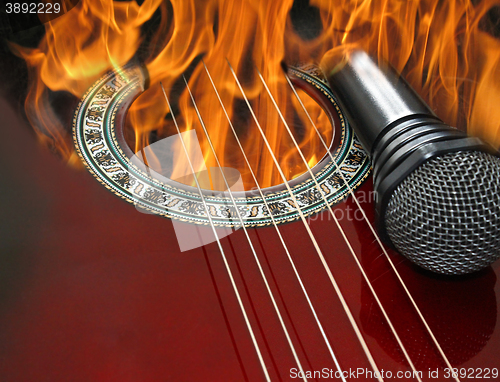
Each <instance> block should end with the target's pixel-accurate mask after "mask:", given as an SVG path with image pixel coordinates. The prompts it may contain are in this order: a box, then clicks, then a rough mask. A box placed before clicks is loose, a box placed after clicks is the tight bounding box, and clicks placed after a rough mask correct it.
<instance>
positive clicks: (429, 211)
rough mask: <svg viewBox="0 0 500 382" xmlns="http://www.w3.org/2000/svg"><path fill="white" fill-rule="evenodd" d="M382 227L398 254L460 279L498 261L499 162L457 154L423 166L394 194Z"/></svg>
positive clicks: (473, 153) (477, 154) (484, 156)
mask: <svg viewBox="0 0 500 382" xmlns="http://www.w3.org/2000/svg"><path fill="white" fill-rule="evenodd" d="M385 225H386V229H387V233H388V235H389V238H390V239H391V241H392V243H393V244H394V246H395V247H396V248H397V250H398V251H399V252H400V253H401V254H403V255H404V256H406V257H407V258H408V259H409V260H411V261H413V262H414V263H416V264H418V265H420V266H421V267H423V268H426V269H429V270H431V271H434V272H438V273H443V274H449V275H458V274H464V273H470V272H474V271H476V270H479V269H481V268H484V267H486V266H488V265H489V264H490V263H492V262H493V261H495V260H496V259H497V258H498V257H500V158H498V157H496V156H494V155H491V154H488V153H485V152H481V151H458V152H454V153H450V154H446V155H443V156H439V157H436V158H432V159H430V160H429V161H427V162H425V163H424V164H422V165H421V166H419V167H418V168H417V169H415V170H414V171H413V172H412V173H410V175H409V176H408V177H407V178H405V179H404V180H403V181H402V182H401V183H400V184H399V186H398V187H397V188H396V190H395V191H394V193H393V194H392V196H391V198H390V200H389V203H388V206H387V209H386V212H385Z"/></svg>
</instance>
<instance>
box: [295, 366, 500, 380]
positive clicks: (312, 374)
mask: <svg viewBox="0 0 500 382" xmlns="http://www.w3.org/2000/svg"><path fill="white" fill-rule="evenodd" d="M498 376H499V370H498V368H496V367H494V368H490V367H482V368H453V369H449V368H444V369H440V368H436V369H428V370H425V371H419V370H397V371H391V370H384V369H381V370H379V371H373V370H370V369H366V368H362V367H358V368H356V369H351V368H349V369H348V370H336V369H330V368H327V367H324V368H323V369H321V370H303V371H302V370H299V369H297V368H295V367H294V368H291V369H290V378H292V379H304V378H306V379H340V378H343V379H360V380H363V381H364V380H367V379H372V378H376V379H383V380H384V379H394V380H405V381H406V380H408V379H420V380H421V379H422V378H427V379H443V378H444V379H447V380H448V379H451V378H453V379H457V378H473V379H488V380H490V379H497V378H498Z"/></svg>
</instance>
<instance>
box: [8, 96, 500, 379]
mask: <svg viewBox="0 0 500 382" xmlns="http://www.w3.org/2000/svg"><path fill="white" fill-rule="evenodd" d="M0 102H1V115H2V121H1V122H0V123H1V124H2V129H1V134H2V139H0V161H1V166H2V169H3V170H2V182H1V185H2V201H1V206H2V223H1V225H2V229H1V231H0V235H1V239H0V246H1V251H0V254H1V255H0V256H1V257H0V261H1V264H0V290H1V293H2V298H1V299H0V328H1V329H0V333H1V334H0V338H1V341H0V344H1V345H0V375H1V378H0V380H2V381H37V382H38V381H120V382H123V381H261V380H262V381H263V380H265V378H264V373H263V371H262V368H261V365H260V363H259V360H258V357H257V354H256V351H255V348H254V346H253V344H252V341H251V337H250V335H249V332H248V329H247V326H246V324H245V322H244V319H243V316H242V314H241V310H240V308H239V306H238V303H237V300H236V296H235V293H234V290H233V288H232V286H231V284H230V281H229V278H228V276H227V272H226V269H225V267H224V264H223V261H222V258H221V255H220V251H219V249H218V247H217V245H216V243H212V244H209V245H207V246H205V247H202V248H197V249H193V250H190V251H187V252H183V253H181V252H180V250H179V248H178V245H177V241H176V238H175V235H174V231H173V227H172V222H171V221H169V220H167V219H163V218H160V217H157V216H154V215H146V214H141V213H138V212H137V210H136V209H135V208H134V207H133V206H131V205H130V204H127V203H124V202H123V201H122V200H120V199H119V198H117V197H116V196H114V195H113V194H112V193H110V192H108V191H107V190H106V189H105V188H104V187H102V186H101V185H99V184H98V183H97V182H96V181H95V180H94V179H93V178H92V176H91V175H90V174H88V173H87V172H86V171H84V170H80V171H78V170H75V169H73V168H69V167H68V166H66V165H65V164H63V163H61V162H60V161H58V159H57V158H55V157H54V156H52V155H51V154H50V153H49V152H47V150H45V149H43V148H41V147H39V145H38V144H37V142H36V140H35V138H34V137H33V135H32V134H30V132H29V127H28V126H25V125H26V123H25V122H24V121H23V120H21V119H20V118H19V117H18V116H17V115H16V113H15V112H14V111H13V110H12V109H11V107H10V106H8V105H7V104H6V103H5V101H4V100H3V99H2V100H0ZM370 190H371V179H368V181H367V182H365V184H364V185H363V186H362V187H361V188H360V189H359V190H358V191H357V195H358V196H359V201H360V202H361V203H362V206H363V208H364V209H365V211H366V212H367V214H368V215H369V218H370V219H371V218H373V216H372V205H371V201H370V200H369V197H368V195H369V191H370ZM336 211H337V217H339V220H340V223H341V226H342V229H343V230H344V231H345V234H346V236H347V238H348V240H349V242H350V243H351V245H352V247H353V250H354V252H355V253H356V255H357V256H358V258H359V260H360V262H361V264H362V266H363V268H364V270H365V271H366V273H367V276H368V278H369V279H370V280H371V282H372V285H373V287H374V289H375V291H376V293H377V295H378V296H379V298H380V301H381V303H382V305H383V306H384V308H385V310H386V312H387V314H388V315H389V317H390V319H391V321H392V323H393V325H394V327H395V329H396V331H397V333H398V334H399V336H400V337H401V340H402V342H403V344H404V346H405V348H406V350H407V351H408V353H409V356H410V358H411V359H412V361H413V363H414V365H415V368H416V370H418V371H421V372H422V380H424V381H445V380H452V378H446V377H447V376H449V374H450V373H449V372H447V370H446V364H445V363H444V361H443V359H442V357H441V356H440V354H439V352H438V350H437V349H436V347H435V345H434V344H433V343H432V341H431V339H430V336H429V333H428V331H427V330H426V328H425V327H424V325H423V323H422V321H421V319H420V318H419V317H418V315H417V313H416V311H415V309H414V307H413V306H412V303H411V301H410V300H409V298H408V297H407V295H406V293H405V292H404V290H403V288H402V286H401V284H400V283H399V281H398V279H397V277H396V275H395V273H394V271H393V270H392V269H391V267H390V265H389V262H388V260H387V258H386V257H385V255H384V254H383V252H382V250H381V248H380V247H379V246H378V244H377V242H376V241H375V238H374V236H373V234H372V233H371V231H370V230H369V227H368V225H367V224H366V222H365V221H363V220H362V219H361V214H360V213H359V211H358V212H356V211H357V206H356V205H355V203H354V202H353V201H352V198H349V199H347V200H346V201H345V202H343V203H341V204H340V205H338V206H337V207H336ZM310 227H311V229H312V231H313V233H314V235H315V237H316V238H317V240H318V244H319V245H320V247H321V248H322V250H323V253H324V254H325V256H326V260H327V262H328V264H329V266H330V268H331V270H332V273H333V275H334V276H335V278H336V280H337V282H338V285H339V287H340V290H341V291H342V294H343V296H344V298H345V300H346V302H347V304H348V306H349V308H350V310H351V312H352V314H353V316H354V319H355V321H356V322H357V324H358V326H359V328H360V331H361V334H362V336H363V337H364V339H365V341H366V343H367V345H368V348H369V350H370V352H371V354H372V355H373V358H374V360H375V363H376V364H377V366H378V368H379V370H380V371H381V372H383V373H384V374H383V376H384V377H385V378H384V380H398V377H400V378H399V380H416V379H415V378H410V375H411V368H410V367H409V365H408V364H407V361H406V360H405V357H404V355H403V353H402V351H401V349H400V347H399V346H398V344H397V342H396V340H395V338H394V336H393V334H392V333H391V330H390V328H389V326H388V324H387V322H386V321H385V319H384V317H383V316H382V314H381V311H380V309H379V308H378V305H377V303H376V301H375V299H374V297H373V295H372V293H371V291H370V289H369V287H368V286H367V283H366V282H365V281H364V280H363V277H362V275H361V272H360V270H359V268H358V267H357V266H356V263H355V261H354V259H353V257H352V255H351V253H350V251H349V249H348V247H347V245H346V243H345V241H344V239H343V238H342V235H341V232H340V231H339V229H338V228H337V226H336V225H335V222H334V221H333V220H332V218H331V217H330V216H329V215H328V213H322V214H319V215H315V216H313V218H312V219H311V220H310ZM200 229H207V230H208V229H209V228H208V227H200ZM280 230H281V233H282V235H283V236H284V238H285V240H286V243H287V245H288V247H289V248H290V251H291V255H292V257H293V259H294V261H295V263H296V265H297V268H298V271H299V273H300V275H301V277H302V279H303V282H304V285H305V288H306V289H307V292H308V294H309V296H310V298H311V301H312V304H313V305H314V306H315V308H316V309H317V313H318V318H319V320H320V321H321V322H322V324H323V327H324V329H325V332H326V336H327V338H328V339H329V341H330V343H331V344H332V348H333V351H334V353H335V355H336V357H337V359H338V362H339V364H340V366H341V368H342V370H344V371H346V372H347V373H346V376H347V378H346V380H349V381H355V380H359V381H370V380H375V378H374V377H373V374H372V375H370V374H369V373H370V372H371V373H373V369H372V368H371V366H370V363H369V361H368V359H367V357H366V355H365V352H364V351H363V349H362V347H361V345H360V343H359V341H358V339H357V337H356V335H355V333H354V331H353V329H352V327H351V324H350V323H349V321H348V319H347V317H346V314H345V312H344V309H343V307H342V305H341V304H340V302H339V298H338V296H337V295H336V293H335V291H334V289H333V287H332V284H331V282H330V280H329V279H328V276H327V274H326V272H325V270H324V268H323V266H322V264H321V262H320V260H319V258H318V256H317V254H316V251H315V250H314V247H313V245H312V243H311V241H310V239H309V238H308V236H307V234H306V231H305V229H304V226H303V225H302V223H301V222H300V221H296V222H294V223H290V224H284V225H281V226H280ZM249 234H250V237H251V240H252V242H253V244H254V246H255V248H256V251H257V255H258V257H259V259H260V261H261V263H262V265H263V268H264V272H265V274H266V276H267V278H268V280H269V282H270V286H271V290H272V291H273V293H274V295H275V296H276V298H277V304H278V307H279V309H280V311H281V312H282V315H283V319H284V322H285V325H286V327H287V328H288V330H289V334H290V337H291V340H292V342H293V344H294V346H295V350H296V352H297V355H298V358H299V359H300V361H301V363H302V367H303V370H304V371H309V372H311V373H313V372H314V371H317V372H318V373H319V372H320V373H321V374H318V373H316V374H315V375H314V374H311V378H308V380H340V379H338V378H335V371H336V370H337V369H336V366H335V363H334V362H333V360H332V357H331V356H330V353H329V351H328V348H327V346H326V344H325V341H324V339H323V337H322V336H321V333H320V331H319V329H318V326H317V324H316V321H315V320H314V317H313V315H312V313H311V310H310V309H309V305H308V304H307V301H306V299H305V297H304V294H303V292H302V290H301V287H300V285H299V283H298V282H297V279H296V277H295V275H294V273H293V270H292V268H291V266H290V263H289V261H288V259H287V257H286V254H285V252H284V250H283V247H282V246H281V243H280V241H279V240H278V237H277V235H276V231H275V230H274V228H273V227H265V228H260V229H250V230H249ZM222 246H223V248H224V251H225V253H226V255H227V257H228V261H229V265H230V267H231V270H232V271H233V274H234V276H235V280H236V284H237V286H238V288H239V290H240V292H241V297H242V300H243V304H244V306H245V308H246V311H247V313H248V315H249V320H250V323H251V325H252V327H253V328H254V331H255V335H256V340H257V343H258V345H259V348H260V350H261V352H262V356H263V360H264V363H265V365H266V366H267V371H268V373H269V376H270V379H271V380H272V381H288V380H296V379H298V380H300V378H298V377H299V375H298V366H297V363H296V362H295V360H294V357H293V354H292V352H291V350H290V347H289V346H288V342H287V340H286V338H285V335H284V333H283V330H282V329H281V325H280V323H279V320H278V317H277V316H276V313H275V311H274V309H273V307H272V304H271V300H270V299H269V295H268V293H267V291H266V289H265V286H264V283H263V281H262V278H261V276H260V273H259V271H258V269H257V266H256V264H255V261H254V259H253V256H252V254H251V251H250V248H249V246H248V243H247V241H246V238H245V236H244V234H243V232H242V230H239V231H237V232H236V233H234V234H232V235H230V236H228V237H226V238H224V239H222ZM389 254H390V257H391V259H392V261H393V262H394V263H395V264H396V268H397V271H398V272H399V274H400V275H401V277H402V279H403V280H404V282H405V284H406V285H407V287H408V290H409V292H410V294H411V295H412V296H413V299H414V301H415V303H416V304H417V305H418V307H419V308H420V310H421V312H422V314H423V316H424V317H425V319H426V320H427V322H428V324H429V326H430V328H431V330H432V332H433V333H434V334H435V336H436V339H437V341H438V342H439V343H440V345H441V347H442V349H443V351H444V353H445V354H446V355H447V357H448V359H449V361H450V363H451V364H452V365H453V367H455V368H458V370H457V371H458V372H459V373H462V374H461V375H460V374H459V377H460V380H461V381H469V380H470V381H472V380H477V379H486V380H499V378H498V373H497V374H494V369H495V368H498V367H499V362H498V361H499V356H498V354H499V351H500V330H499V329H498V325H497V322H498V319H499V317H498V315H497V306H498V300H499V297H498V292H499V290H498V289H499V286H498V283H497V282H496V281H497V276H498V275H499V273H500V263H498V262H497V263H495V264H493V266H492V267H490V268H488V269H486V270H484V271H481V272H479V273H477V274H473V275H470V276H467V277H459V278H450V277H442V276H438V275H435V274H431V273H428V272H425V271H423V270H421V269H419V268H417V267H416V266H414V265H412V264H410V263H409V262H407V261H406V260H405V259H404V258H403V257H401V256H399V255H398V254H395V253H394V252H391V251H390V250H389ZM389 373H390V374H389ZM398 373H399V374H398ZM447 373H448V374H447ZM464 373H465V377H463V375H464ZM495 375H496V377H494V376H495ZM330 376H333V378H331V379H328V378H330ZM327 377H328V378H327Z"/></svg>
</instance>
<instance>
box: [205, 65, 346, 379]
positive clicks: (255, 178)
mask: <svg viewBox="0 0 500 382" xmlns="http://www.w3.org/2000/svg"><path fill="white" fill-rule="evenodd" d="M202 62H203V66H204V67H205V71H206V73H207V76H208V78H209V80H210V82H211V84H212V87H213V89H214V91H215V94H216V95H217V99H218V100H219V103H220V105H221V107H222V110H223V111H224V114H225V116H226V119H227V121H228V123H229V126H230V128H231V131H232V132H233V135H234V137H235V139H236V142H237V143H238V146H239V148H240V151H241V153H242V155H243V158H244V160H245V162H246V164H247V166H248V169H249V170H250V174H251V175H252V178H253V180H254V182H255V184H256V186H257V189H258V191H259V194H260V196H261V198H262V201H263V202H264V205H265V207H266V210H267V212H268V214H269V217H270V218H271V221H272V224H273V226H274V228H275V230H276V233H277V234H278V237H279V239H280V241H281V244H282V245H283V248H284V250H285V252H286V255H287V257H288V260H289V262H290V265H291V266H292V269H293V271H294V274H295V276H296V278H297V280H298V282H299V285H300V287H301V289H302V292H303V293H304V296H305V298H306V301H307V303H308V305H309V308H310V309H311V312H312V314H313V317H314V319H315V321H316V324H317V326H318V328H319V331H320V333H321V336H322V337H323V340H324V341H325V344H326V346H327V348H328V351H329V353H330V355H331V357H332V359H333V362H334V363H335V366H336V367H337V370H338V371H339V373H340V376H341V379H342V381H343V382H346V379H345V376H344V373H343V371H342V369H341V367H340V364H339V362H338V360H337V357H336V356H335V353H334V351H333V349H332V346H331V344H330V341H329V340H328V337H327V336H326V333H325V330H324V328H323V325H322V324H321V322H320V320H319V317H318V315H317V313H316V309H315V308H314V306H313V304H312V301H311V299H310V298H309V294H308V293H307V290H306V288H305V286H304V283H303V282H302V278H301V277H300V274H299V272H298V270H297V267H296V266H295V262H294V261H293V258H292V256H291V254H290V251H289V250H288V247H287V245H286V244H285V240H284V238H283V236H282V235H281V231H280V230H279V228H278V225H277V223H276V220H275V219H274V216H273V213H272V211H271V208H270V207H269V204H268V203H267V200H266V198H265V196H264V194H263V192H262V189H261V187H260V184H259V181H258V180H257V177H256V176H255V173H254V171H253V169H252V167H251V165H250V161H249V160H248V157H247V155H246V153H245V151H244V149H243V146H242V145H241V142H240V140H239V138H238V134H237V133H236V130H235V128H234V126H233V123H232V122H231V118H230V117H229V114H228V113H227V110H226V107H225V106H224V103H223V102H222V99H221V97H220V95H219V92H218V90H217V87H216V86H215V83H214V81H213V79H212V76H211V75H210V72H209V70H208V68H207V66H206V64H205V62H204V61H203V60H202Z"/></svg>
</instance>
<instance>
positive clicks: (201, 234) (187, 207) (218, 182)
mask: <svg viewBox="0 0 500 382" xmlns="http://www.w3.org/2000/svg"><path fill="white" fill-rule="evenodd" d="M182 143H184V146H185V147H186V150H187V155H186V152H185V151H184V149H183V147H182V146H183V145H182ZM130 163H131V165H130V166H129V171H131V170H132V169H131V167H132V163H133V165H134V166H135V167H139V169H140V170H142V171H143V172H144V173H146V174H148V176H150V177H151V178H152V179H155V180H157V181H160V182H162V183H165V184H170V185H171V184H172V181H173V182H177V186H178V187H179V188H188V187H189V188H191V189H192V191H193V193H194V194H198V196H199V198H197V199H189V198H184V199H177V200H176V199H173V200H172V201H171V204H172V205H173V203H176V204H180V206H179V207H178V208H179V209H180V210H181V211H184V212H186V213H189V214H192V215H193V214H194V215H197V214H198V215H200V217H206V216H207V210H208V213H209V214H210V215H211V216H213V217H214V218H215V217H217V214H222V215H224V217H226V218H228V219H229V220H230V221H231V222H232V224H231V225H232V227H228V226H227V225H226V226H217V228H216V229H215V232H216V234H217V237H218V238H219V239H221V238H223V237H226V236H228V235H230V234H231V233H233V232H235V231H236V230H238V229H239V228H241V226H242V223H243V224H244V222H245V218H244V215H243V214H238V213H237V211H236V208H237V206H238V205H240V204H241V203H240V202H241V198H239V199H238V205H237V206H235V204H233V202H232V199H231V194H234V193H241V192H243V191H244V186H243V181H242V178H241V174H240V172H239V171H238V170H236V169H234V168H230V167H221V168H219V167H207V165H206V161H205V158H204V156H203V153H202V151H201V146H200V143H199V141H198V138H197V136H196V132H195V130H189V131H186V132H182V133H181V134H180V135H173V136H170V137H168V138H164V139H162V140H160V141H157V142H155V143H153V144H151V145H149V146H147V147H145V148H144V149H142V150H141V151H139V152H137V153H136V154H135V155H134V156H133V157H132V158H131V162H130ZM193 169H194V173H193ZM195 178H196V179H195ZM196 181H197V182H196ZM198 187H199V188H198ZM200 193H202V194H203V195H201V196H200ZM164 198H166V194H165V193H164V192H162V191H161V190H158V189H156V190H151V191H150V192H144V193H143V194H142V196H141V197H140V198H138V199H137V200H135V201H134V205H135V207H136V209H137V210H138V211H139V212H141V213H146V214H156V213H157V212H152V211H149V210H147V209H144V207H143V205H144V204H143V203H141V202H155V203H158V202H161V203H165V202H166V200H163V199H164ZM213 199H217V200H218V202H219V203H221V201H222V205H219V206H218V207H217V209H216V208H215V207H214V206H213V205H211V204H210V203H209V202H210V201H211V200H213ZM238 208H239V207H238ZM165 212H168V204H167V206H166V207H165ZM205 220H206V219H203V221H205ZM172 224H173V226H174V230H175V235H176V238H177V242H178V244H179V248H180V250H181V252H184V251H188V250H190V249H194V248H198V247H201V246H204V245H206V244H210V243H212V242H214V241H216V240H217V239H216V238H215V235H214V231H212V230H210V229H207V228H206V227H204V226H200V225H197V224H189V223H185V222H183V221H181V220H177V219H173V220H172ZM200 224H203V222H202V220H200ZM214 225H216V224H214Z"/></svg>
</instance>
